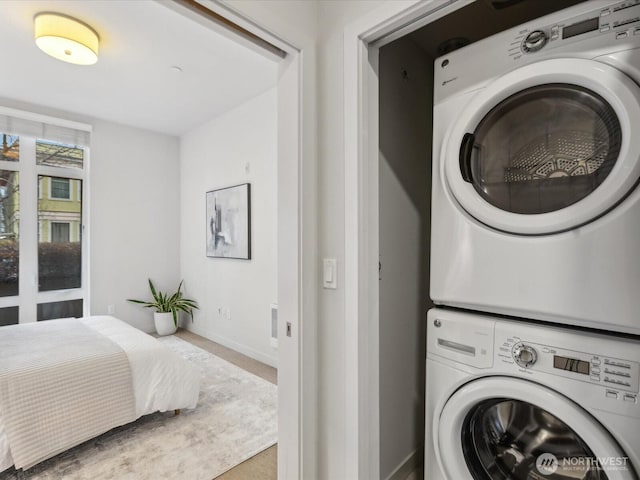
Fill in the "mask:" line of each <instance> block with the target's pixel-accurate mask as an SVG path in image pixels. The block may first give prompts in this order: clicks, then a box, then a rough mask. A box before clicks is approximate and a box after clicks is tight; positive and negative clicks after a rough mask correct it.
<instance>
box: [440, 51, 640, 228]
mask: <svg viewBox="0 0 640 480" xmlns="http://www.w3.org/2000/svg"><path fill="white" fill-rule="evenodd" d="M637 125H640V88H639V87H638V85H636V84H635V83H634V82H633V81H632V80H631V79H630V78H629V77H627V76H626V75H624V74H623V73H622V72H620V71H619V70H617V69H615V68H613V67H610V66H608V65H605V64H602V63H600V62H596V61H593V60H580V59H554V60H545V61H541V62H538V63H534V64H531V65H527V66H524V67H522V68H519V69H517V70H514V71H512V72H510V73H508V74H506V75H504V76H502V77H500V78H499V79H497V80H496V81H494V82H492V83H491V84H489V86H487V87H486V88H484V89H483V90H481V91H479V93H478V94H477V95H476V96H475V97H474V98H473V99H472V101H471V102H470V103H469V104H468V105H467V107H466V108H465V109H464V111H463V112H462V114H461V115H460V116H459V117H458V119H457V121H456V123H455V124H453V126H452V128H451V129H450V131H449V134H448V137H447V139H446V140H445V143H444V150H443V152H442V155H443V164H444V175H445V178H446V181H447V184H448V186H449V188H450V190H451V192H452V194H453V195H454V197H455V198H456V199H457V201H458V203H459V204H460V205H461V207H462V208H463V209H464V210H466V211H467V212H468V213H469V214H470V215H472V216H473V217H475V218H476V219H477V220H479V221H480V222H482V223H484V224H486V225H488V226H490V227H493V228H495V229H497V230H501V231H505V232H511V233H516V234H524V235H536V234H548V233H554V232H560V231H565V230H569V229H571V228H575V227H577V226H580V225H583V224H585V223H587V222H590V221H591V220H593V219H595V218H597V217H599V216H601V215H603V214H604V213H606V212H607V211H608V210H610V209H612V208H613V207H615V205H616V204H617V203H618V202H620V201H621V200H622V199H623V198H624V197H625V196H626V195H627V194H628V193H629V192H630V191H631V190H632V189H633V187H634V186H635V185H636V183H637V181H638V178H640V142H638V141H637V136H638V134H637V133H634V132H635V130H634V128H635V129H636V130H637ZM634 136H635V137H636V138H634Z"/></svg>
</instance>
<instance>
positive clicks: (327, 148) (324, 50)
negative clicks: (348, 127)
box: [229, 0, 384, 480]
mask: <svg viewBox="0 0 640 480" xmlns="http://www.w3.org/2000/svg"><path fill="white" fill-rule="evenodd" d="M383 3H384V2H383V1H382V0H374V1H365V0H362V1H360V0H344V1H339V2H337V1H331V0H329V1H321V2H318V4H317V5H316V4H315V2H290V1H271V0H269V1H255V0H232V1H229V4H230V5H231V6H232V7H234V8H235V9H237V10H239V11H240V12H242V13H243V14H245V15H247V16H248V17H249V18H251V19H252V20H254V21H255V22H256V23H257V24H260V25H263V26H264V27H265V28H267V29H271V30H272V31H273V32H274V33H276V34H279V35H281V36H282V37H284V38H285V39H288V40H290V41H291V42H293V43H294V44H295V45H297V46H301V47H304V48H305V49H306V50H307V53H308V52H309V50H312V49H314V50H315V51H316V53H317V77H316V78H303V88H305V89H307V91H306V95H305V96H304V104H303V110H304V111H305V112H308V111H309V110H310V109H313V101H314V100H316V99H317V109H318V115H317V123H318V128H317V138H312V139H307V142H311V143H313V142H314V140H317V148H316V149H315V151H316V152H317V161H316V162H315V163H316V164H317V171H318V187H317V188H318V190H317V198H318V204H319V212H317V213H318V215H319V218H318V223H317V232H318V238H317V242H318V258H315V259H312V260H311V262H310V264H311V265H315V266H316V269H317V270H316V276H317V277H318V278H320V277H319V275H320V259H321V258H322V257H329V258H336V259H337V260H338V277H337V280H338V289H337V290H324V289H322V288H319V289H318V291H317V294H318V319H317V342H318V345H317V348H318V369H317V372H318V373H317V375H318V384H317V387H316V391H317V395H318V408H317V425H318V427H317V429H318V435H317V451H316V454H317V465H318V468H317V477H318V478H320V479H327V480H333V479H340V480H342V479H346V478H347V475H346V469H347V459H346V458H345V450H346V433H347V432H346V430H345V422H346V410H345V408H346V405H347V402H348V401H351V400H352V399H347V398H346V377H345V368H346V364H345V320H346V319H345V298H344V259H345V258H344V252H345V225H344V221H345V214H344V212H345V200H344V163H345V158H344V119H343V101H344V98H343V97H344V95H343V59H344V55H343V38H344V28H345V26H346V25H347V24H348V23H350V22H352V21H354V20H355V19H357V18H359V17H361V16H362V15H365V14H367V13H368V12H370V11H371V10H373V9H375V8H376V7H378V6H380V5H382V4H383ZM316 9H317V11H316ZM316 32H317V33H316ZM310 36H311V37H312V38H313V40H312V41H309V37H310ZM304 53H305V52H304V51H303V55H304ZM307 58H308V57H307ZM314 82H315V85H314ZM309 89H311V90H312V91H311V94H309V91H308V90H309ZM310 157H313V155H310V156H307V157H305V160H304V162H305V163H306V165H303V168H314V162H313V160H312V159H311V158H310ZM313 214H314V212H313V211H310V210H309V209H308V208H306V209H305V210H304V212H303V215H304V216H305V218H308V216H309V215H313ZM303 262H304V263H305V264H306V263H307V262H308V259H307V258H304V259H303ZM280 294H281V295H286V292H280ZM351 460H352V459H351ZM309 478H311V477H309ZM372 480H373V479H372Z"/></svg>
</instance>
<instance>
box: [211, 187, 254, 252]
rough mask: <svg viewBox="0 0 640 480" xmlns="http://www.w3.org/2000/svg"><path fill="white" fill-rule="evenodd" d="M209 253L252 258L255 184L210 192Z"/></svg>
mask: <svg viewBox="0 0 640 480" xmlns="http://www.w3.org/2000/svg"><path fill="white" fill-rule="evenodd" d="M206 204H207V206H206V214H207V220H206V231H207V235H206V242H207V243H206V248H207V257H215V258H235V259H240V260H250V259H251V184H249V183H242V184H240V185H233V186H231V187H225V188H219V189H216V190H210V191H208V192H207V194H206Z"/></svg>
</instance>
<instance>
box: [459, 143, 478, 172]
mask: <svg viewBox="0 0 640 480" xmlns="http://www.w3.org/2000/svg"><path fill="white" fill-rule="evenodd" d="M475 140H476V136H475V135H474V134H473V133H465V134H464V137H462V144H461V145H460V173H462V179H463V180H464V181H465V182H469V183H473V178H472V176H471V154H472V153H473V144H474V143H475Z"/></svg>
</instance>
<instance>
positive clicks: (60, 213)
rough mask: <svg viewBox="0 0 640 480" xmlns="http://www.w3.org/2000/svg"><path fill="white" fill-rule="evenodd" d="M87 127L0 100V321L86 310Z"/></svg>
mask: <svg viewBox="0 0 640 480" xmlns="http://www.w3.org/2000/svg"><path fill="white" fill-rule="evenodd" d="M18 115H22V116H18ZM34 118H42V120H43V122H38V121H34V120H33V119H34ZM45 121H46V122H50V123H44V122H45ZM56 122H58V123H56ZM89 131H90V127H89V126H87V125H81V124H77V123H73V122H68V121H65V120H57V119H54V118H51V117H39V116H37V115H33V114H30V113H25V112H19V111H17V110H12V109H8V108H4V107H1V106H0V141H1V145H0V147H1V150H0V328H1V326H2V325H9V324H14V323H29V322H34V321H39V320H48V319H53V318H59V317H69V316H82V315H86V314H88V305H89V302H88V288H87V279H88V273H89V272H88V263H87V260H86V255H84V254H83V252H85V251H86V235H84V225H87V213H86V212H85V210H84V209H83V208H82V206H83V198H84V197H85V196H86V194H87V179H86V166H87V161H88V155H89V150H88V142H89V133H88V132H89ZM32 278H33V279H37V281H34V282H32V281H31V280H29V281H20V279H32Z"/></svg>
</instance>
